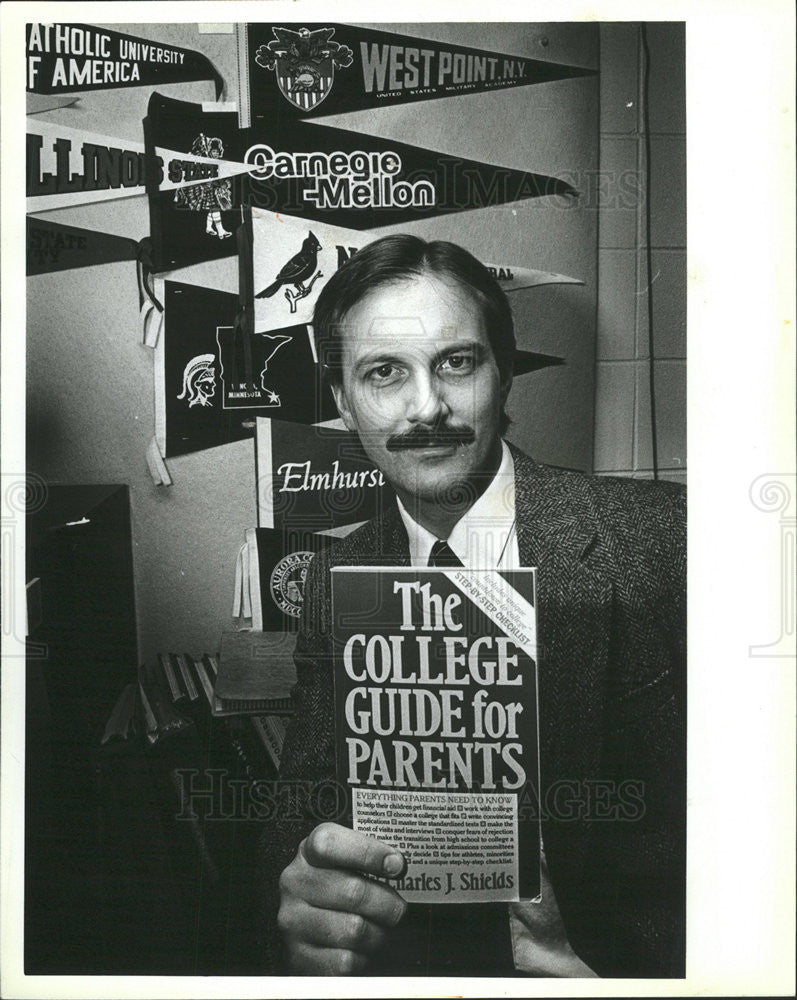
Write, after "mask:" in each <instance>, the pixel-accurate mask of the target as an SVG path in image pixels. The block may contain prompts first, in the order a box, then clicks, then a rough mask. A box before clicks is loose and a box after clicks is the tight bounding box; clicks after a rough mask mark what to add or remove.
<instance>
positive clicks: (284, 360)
mask: <svg viewBox="0 0 797 1000" xmlns="http://www.w3.org/2000/svg"><path fill="white" fill-rule="evenodd" d="M164 286H165V292H164V303H165V307H166V317H165V325H164V330H163V333H162V335H161V341H160V343H159V345H158V350H162V351H163V366H162V369H161V370H162V371H163V378H162V381H160V382H159V383H158V384H157V385H156V408H157V410H158V412H159V414H161V415H162V419H163V423H164V424H165V435H164V438H165V439H164V440H163V441H162V442H159V443H160V444H161V447H162V450H163V453H164V456H165V457H167V458H169V457H172V456H174V455H183V454H187V453H189V452H194V451H201V450H203V449H206V448H213V447H216V446H217V445H222V444H228V443H230V442H232V441H241V440H244V439H245V438H247V437H253V436H254V431H255V418H256V417H258V416H269V417H279V418H280V419H281V420H287V421H296V422H299V423H307V424H310V423H314V422H316V421H325V420H331V419H333V418H334V417H336V416H337V410H336V409H335V406H334V402H333V400H332V395H331V393H330V391H329V389H328V388H326V387H324V386H322V385H321V382H320V371H319V369H318V366H317V365H316V364H315V359H314V357H313V349H312V345H311V341H310V337H309V333H308V329H307V327H306V326H305V325H299V326H290V327H285V328H283V329H281V330H269V331H268V333H264V334H261V333H258V332H256V331H255V332H254V333H252V334H249V335H246V334H245V333H244V331H243V330H242V329H241V326H240V324H237V323H236V318H237V313H238V296H237V295H235V294H233V293H230V292H222V291H217V290H216V289H212V288H202V287H200V286H197V285H189V284H185V283H183V282H176V281H166V282H165V283H164ZM245 340H246V341H248V345H247V344H246V343H245V342H244V341H245ZM247 353H248V355H249V358H250V359H251V360H250V364H247Z"/></svg>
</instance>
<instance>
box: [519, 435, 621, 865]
mask: <svg viewBox="0 0 797 1000" xmlns="http://www.w3.org/2000/svg"><path fill="white" fill-rule="evenodd" d="M513 457H514V460H515V507H516V515H517V532H518V549H519V553H520V561H521V564H522V565H527V566H536V567H537V570H538V574H537V615H538V622H537V635H538V646H539V662H538V686H539V702H540V703H539V719H540V778H541V790H540V791H541V806H542V814H543V820H544V822H543V840H544V843H545V848H546V857H547V859H548V864H549V868H550V870H551V875H552V880H553V882H554V884H561V883H559V882H558V880H557V879H556V877H555V876H556V873H557V871H558V872H560V873H561V874H562V877H563V878H564V877H565V869H567V870H568V875H570V876H572V875H573V874H576V872H575V871H574V868H575V869H576V870H578V869H580V868H581V866H582V865H583V860H584V853H585V851H586V838H585V837H584V835H583V833H584V829H585V827H584V824H582V823H573V822H569V823H568V822H566V821H567V820H573V819H576V818H578V817H579V815H580V813H579V812H578V811H577V810H578V809H579V808H580V807H579V805H578V803H579V802H583V801H585V795H587V794H588V792H587V789H588V786H587V785H585V781H588V780H589V779H590V778H594V777H597V776H598V774H599V769H600V757H601V750H602V743H603V737H604V707H605V690H606V661H607V653H608V647H609V637H610V632H611V617H612V584H611V578H610V575H609V570H608V566H607V565H606V563H605V561H603V559H602V558H601V553H602V552H603V549H602V546H601V544H600V532H599V528H598V524H597V521H596V518H595V515H594V510H593V507H592V503H591V501H590V499H589V494H588V492H587V490H586V485H585V482H584V480H582V479H581V478H580V477H579V476H577V475H573V474H569V473H566V472H563V473H560V472H558V471H556V470H552V469H548V468H546V467H544V466H540V465H537V463H535V462H533V461H532V460H531V459H529V458H528V457H527V456H525V455H523V454H522V453H521V452H518V451H517V450H515V449H513ZM576 799H577V801H576ZM584 818H586V817H584ZM569 881H570V884H572V879H569Z"/></svg>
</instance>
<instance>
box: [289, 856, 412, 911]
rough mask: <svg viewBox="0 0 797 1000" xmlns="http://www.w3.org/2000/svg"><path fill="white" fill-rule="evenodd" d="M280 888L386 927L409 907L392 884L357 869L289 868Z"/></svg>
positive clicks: (323, 907)
mask: <svg viewBox="0 0 797 1000" xmlns="http://www.w3.org/2000/svg"><path fill="white" fill-rule="evenodd" d="M300 860H302V861H303V859H300ZM281 888H282V890H283V891H284V892H289V893H291V894H292V895H294V896H297V897H299V898H300V899H303V900H305V901H306V902H308V903H310V904H311V905H312V906H318V907H321V908H322V909H326V910H340V911H341V912H344V913H359V914H361V915H362V916H364V917H367V918H368V919H369V920H375V921H376V922H377V923H378V924H381V925H382V926H383V927H395V926H396V924H397V923H398V922H399V921H400V920H401V918H402V917H403V916H404V914H405V912H406V910H407V904H406V903H405V902H404V900H403V899H402V898H401V896H399V894H398V893H397V892H396V890H395V889H393V888H392V887H391V886H389V885H385V884H384V883H382V882H376V881H375V880H374V879H371V878H367V877H366V876H364V875H360V874H356V873H354V872H347V871H341V870H339V869H334V868H330V869H326V870H325V869H319V868H313V867H312V866H311V865H308V864H307V863H301V864H298V865H296V866H294V867H292V868H291V869H290V870H286V871H285V872H284V873H283V878H282V880H281Z"/></svg>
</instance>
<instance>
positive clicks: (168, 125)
mask: <svg viewBox="0 0 797 1000" xmlns="http://www.w3.org/2000/svg"><path fill="white" fill-rule="evenodd" d="M144 132H145V141H146V145H147V149H148V150H149V149H150V148H153V149H154V147H155V146H166V147H167V148H169V149H185V150H190V149H193V148H196V145H195V144H204V145H205V147H206V148H208V149H210V150H211V151H212V150H223V152H221V153H220V154H219V155H222V156H225V157H230V158H232V159H233V160H235V161H241V162H243V163H245V164H247V167H248V171H249V174H248V176H247V177H246V178H245V179H244V178H239V179H238V180H237V181H234V182H232V183H230V182H224V181H219V182H218V183H206V184H201V185H200V186H199V187H198V189H197V192H196V193H195V194H193V195H189V194H188V193H187V194H186V197H185V198H182V197H174V196H169V195H168V194H164V193H163V192H162V191H161V192H159V193H158V192H155V193H153V195H152V197H151V198H150V220H151V234H152V242H153V263H154V267H155V269H156V270H159V271H164V270H174V269H177V268H181V267H186V266H188V265H190V264H195V263H199V262H200V261H206V260H217V259H219V258H222V257H228V256H234V255H235V253H236V241H235V240H234V239H231V237H232V234H233V232H234V231H235V229H236V228H237V226H238V223H239V216H238V215H237V214H236V212H235V209H236V208H238V207H239V206H241V205H242V204H244V203H247V204H249V205H251V206H252V207H253V208H257V209H261V210H264V211H267V212H273V213H279V214H280V215H282V214H287V215H292V216H296V217H299V218H303V219H311V220H314V221H315V220H317V221H319V222H324V223H326V224H328V225H331V226H338V227H342V228H348V229H352V230H368V229H375V228H378V227H382V226H393V225H402V226H403V225H407V224H408V223H411V222H414V221H416V220H418V219H427V218H433V217H435V216H438V215H443V214H446V213H451V212H463V211H468V210H471V209H478V208H488V207H491V206H498V205H504V204H506V203H507V202H514V201H521V200H524V199H527V198H540V197H544V196H548V195H559V196H572V195H575V194H576V191H575V190H574V188H572V187H571V186H570V184H568V183H567V182H566V181H564V180H561V179H559V178H556V177H550V176H548V175H545V174H536V173H530V172H528V171H524V170H516V169H514V168H511V167H502V166H498V165H496V164H492V163H482V162H480V161H477V160H467V159H463V158H461V157H456V156H451V155H448V154H445V153H441V152H436V151H435V150H430V149H423V148H421V147H416V146H411V145H408V144H407V143H401V142H396V141H393V140H388V139H382V138H379V137H378V136H370V135H364V134H363V133H360V132H351V131H348V130H346V129H337V128H330V127H328V126H324V125H318V124H316V123H313V122H305V121H299V120H293V121H286V120H284V118H277V119H275V120H274V121H273V122H267V123H265V122H264V123H261V124H260V125H258V126H256V127H253V128H249V129H240V130H239V129H238V128H237V115H236V114H235V113H234V112H228V111H209V110H207V109H206V108H205V107H203V105H201V104H192V103H189V102H185V101H177V100H173V99H171V98H168V97H164V96H163V95H162V94H153V95H152V97H151V98H150V103H149V111H148V115H147V118H146V119H145V121H144Z"/></svg>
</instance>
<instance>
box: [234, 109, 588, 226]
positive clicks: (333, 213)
mask: <svg viewBox="0 0 797 1000" xmlns="http://www.w3.org/2000/svg"><path fill="white" fill-rule="evenodd" d="M243 134H244V146H243V149H244V150H245V152H244V153H243V156H242V159H243V160H244V161H245V162H246V163H249V164H250V166H251V172H250V179H249V195H250V202H251V205H252V207H254V208H262V209H266V210H267V211H272V212H287V213H288V214H291V215H298V216H301V217H302V218H306V219H313V220H315V219H318V220H321V221H324V222H327V223H329V224H331V225H334V226H346V227H348V228H349V229H374V228H376V227H379V226H392V225H397V224H404V223H407V222H411V221H414V220H416V219H428V218H433V217H434V216H438V215H443V214H447V213H451V212H464V211H468V210H471V209H476V208H488V207H491V206H496V205H503V204H506V203H507V202H513V201H521V200H523V199H526V198H540V197H543V196H545V195H573V194H575V193H576V192H575V190H574V189H573V188H572V187H571V186H570V184H568V183H567V182H566V181H564V180H560V179H559V178H556V177H549V176H547V175H545V174H535V173H530V172H528V171H524V170H515V169H513V168H511V167H502V166H498V165H496V164H493V163H482V162H480V161H478V160H466V159H463V158H462V157H457V156H450V155H449V154H446V153H440V152H435V151H434V150H431V149H423V148H421V147H420V146H410V145H408V144H407V143H403V142H396V141H395V140H393V139H381V138H378V137H377V136H371V135H365V134H363V133H362V132H349V131H347V130H344V129H338V128H331V127H328V126H325V125H318V124H315V123H313V122H305V121H298V120H297V121H285V120H284V119H279V118H277V119H275V120H274V121H271V122H265V121H264V122H263V123H261V124H259V125H255V126H253V127H252V128H249V129H244V130H243Z"/></svg>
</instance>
